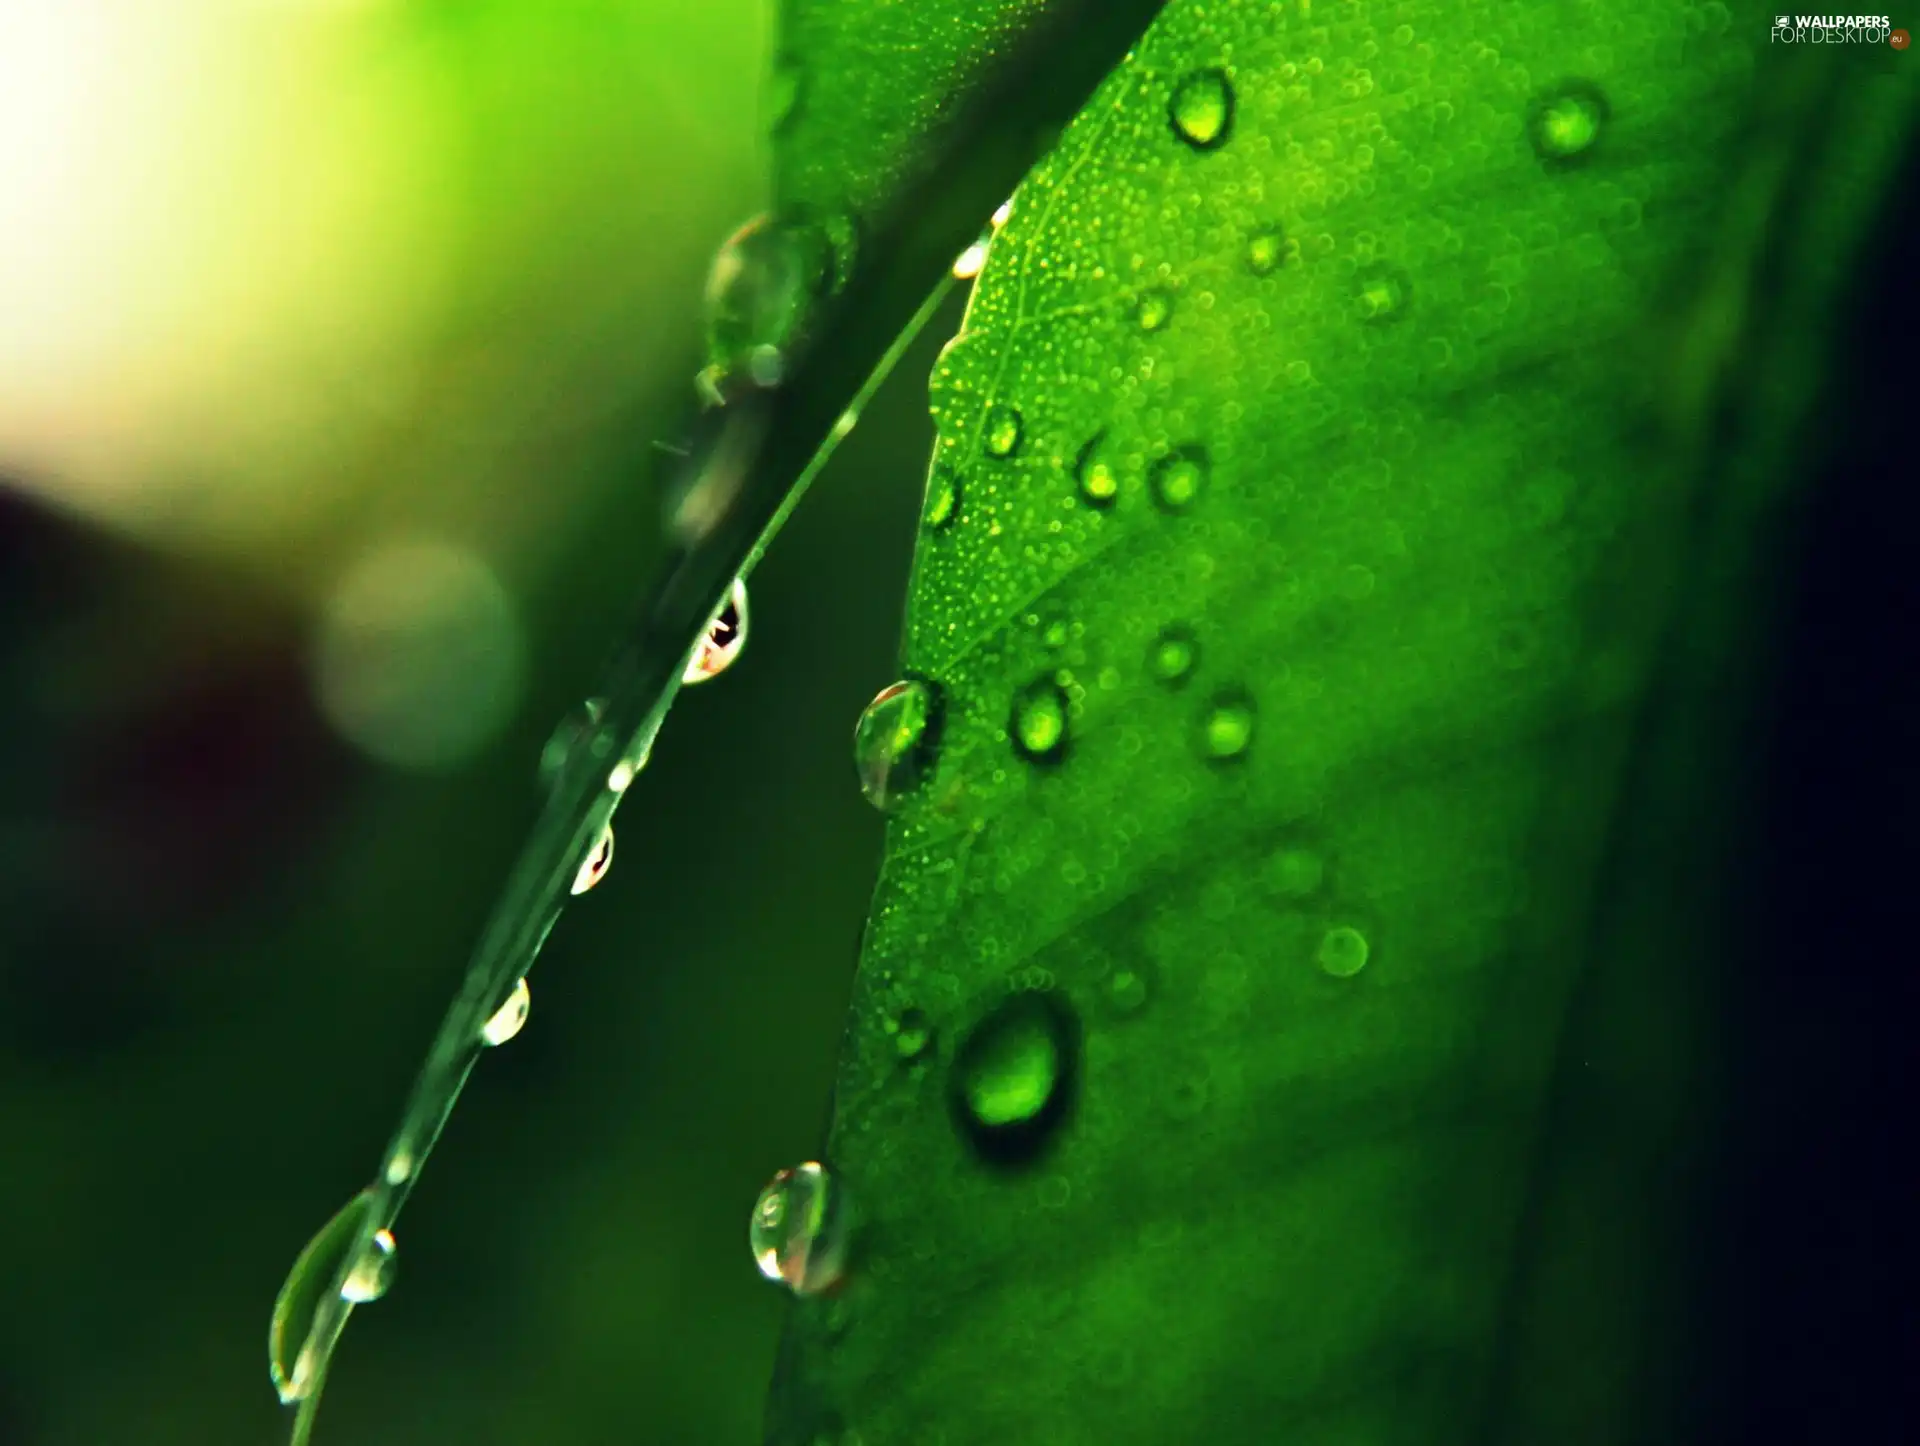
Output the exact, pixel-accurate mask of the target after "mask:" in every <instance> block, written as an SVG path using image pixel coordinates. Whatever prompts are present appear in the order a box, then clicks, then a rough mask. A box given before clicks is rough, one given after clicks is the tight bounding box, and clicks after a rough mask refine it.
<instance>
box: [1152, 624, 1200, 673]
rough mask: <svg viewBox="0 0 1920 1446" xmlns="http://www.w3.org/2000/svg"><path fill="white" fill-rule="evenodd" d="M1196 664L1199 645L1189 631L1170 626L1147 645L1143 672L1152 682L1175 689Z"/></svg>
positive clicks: (1175, 625)
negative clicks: (1149, 674) (1151, 676)
mask: <svg viewBox="0 0 1920 1446" xmlns="http://www.w3.org/2000/svg"><path fill="white" fill-rule="evenodd" d="M1199 663H1200V644H1199V642H1198V640H1197V639H1195V637H1194V636H1193V630H1192V629H1191V628H1185V627H1181V626H1180V625H1179V624H1177V623H1176V624H1174V625H1172V626H1170V627H1165V628H1162V629H1161V630H1160V633H1159V635H1158V636H1157V637H1155V638H1154V640H1153V641H1152V642H1151V643H1150V644H1148V645H1147V671H1148V672H1149V673H1151V674H1152V675H1153V678H1154V681H1155V682H1158V683H1164V684H1166V686H1167V687H1169V688H1178V687H1179V686H1181V684H1183V683H1185V682H1186V681H1187V679H1188V678H1189V677H1191V676H1192V674H1193V670H1194V669H1195V668H1196V667H1198V666H1199Z"/></svg>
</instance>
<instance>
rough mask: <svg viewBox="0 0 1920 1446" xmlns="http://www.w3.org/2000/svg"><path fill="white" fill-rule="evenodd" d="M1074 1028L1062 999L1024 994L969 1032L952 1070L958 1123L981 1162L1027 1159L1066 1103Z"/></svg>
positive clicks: (1074, 1066)
mask: <svg viewBox="0 0 1920 1446" xmlns="http://www.w3.org/2000/svg"><path fill="white" fill-rule="evenodd" d="M1078 1064H1079V1028H1078V1024H1077V1022H1076V1021H1075V1019H1074V1017H1073V1015H1072V1013H1071V1012H1070V1011H1069V1010H1068V1008H1067V1006H1066V1004H1065V1002H1064V1001H1063V999H1062V998H1061V996H1060V995H1058V994H1057V993H1055V992H1053V991H1039V992H1024V993H1020V994H1016V995H1014V996H1012V997H1011V998H1010V999H1007V1000H1006V1001H1004V1002H1003V1003H1001V1004H1000V1006H999V1007H998V1008H996V1009H995V1010H994V1011H993V1012H992V1013H991V1014H989V1015H988V1016H987V1017H986V1018H985V1019H983V1020H981V1021H980V1023H979V1024H977V1025H975V1026H974V1028H973V1030H972V1032H971V1033H969V1034H968V1036H967V1039H966V1042H965V1043H964V1044H962V1045H961V1046H960V1049H959V1051H958V1053H957V1054H956V1055H955V1056H954V1062H953V1076H952V1080H953V1103H954V1110H955V1115H956V1117H957V1119H958V1120H959V1122H960V1124H961V1126H962V1128H963V1129H964V1131H965V1132H966V1134H967V1135H968V1137H969V1138H970V1139H971V1140H972V1141H973V1143H974V1146H975V1147H976V1148H977V1149H978V1150H979V1151H980V1152H981V1154H982V1155H984V1156H985V1157H986V1158H987V1159H989V1160H992V1161H994V1162H996V1163H1002V1164H1016V1163H1024V1162H1026V1161H1028V1160H1030V1159H1032V1158H1033V1157H1034V1156H1035V1155H1036V1154H1037V1153H1038V1152H1039V1150H1040V1149H1041V1147H1042V1146H1044V1145H1045V1144H1046V1142H1047V1141H1048V1139H1050V1138H1051V1137H1052V1136H1053V1135H1054V1134H1055V1132H1056V1131H1057V1129H1058V1127H1059V1125H1060V1124H1061V1122H1062V1120H1063V1119H1064V1118H1065V1115H1066V1112H1067V1110H1068V1108H1069V1106H1070V1105H1071V1103H1072V1096H1073V1090H1074V1086H1075V1082H1076V1077H1077V1071H1078Z"/></svg>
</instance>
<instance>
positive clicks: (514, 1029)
mask: <svg viewBox="0 0 1920 1446" xmlns="http://www.w3.org/2000/svg"><path fill="white" fill-rule="evenodd" d="M532 1009H533V991H532V990H531V989H529V988H528V987H527V981H526V980H525V979H521V980H519V981H518V982H517V983H515V984H514V986H513V992H512V993H511V994H509V995H507V997H506V1001H505V1002H504V1003H503V1004H501V1006H500V1007H499V1008H498V1009H496V1010H494V1011H493V1013H492V1015H491V1016H489V1018H488V1019H487V1022H486V1023H485V1024H483V1025H481V1026H480V1042H481V1043H482V1044H487V1045H494V1044H505V1043H506V1042H507V1041H508V1040H510V1039H512V1038H513V1037H514V1036H515V1035H516V1034H518V1033H519V1032H520V1031H521V1029H522V1028H523V1027H524V1026H525V1025H526V1022H527V1015H528V1013H529V1012H530V1011H531V1010H532Z"/></svg>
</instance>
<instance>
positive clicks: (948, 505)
mask: <svg viewBox="0 0 1920 1446" xmlns="http://www.w3.org/2000/svg"><path fill="white" fill-rule="evenodd" d="M959 516H960V474H959V473H958V472H956V471H954V470H953V468H951V467H949V466H947V465H946V463H944V462H942V463H940V464H938V465H937V466H935V467H934V469H933V474H932V475H931V476H930V477H928V478H927V512H926V522H927V531H929V532H945V531H946V530H947V529H948V528H949V527H951V526H953V524H954V521H955V519H957V518H958V517H959Z"/></svg>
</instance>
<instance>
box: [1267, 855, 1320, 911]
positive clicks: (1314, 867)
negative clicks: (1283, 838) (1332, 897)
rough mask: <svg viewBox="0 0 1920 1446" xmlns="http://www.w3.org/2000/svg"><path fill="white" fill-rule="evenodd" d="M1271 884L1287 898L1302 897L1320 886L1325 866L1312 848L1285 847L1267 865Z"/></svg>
mask: <svg viewBox="0 0 1920 1446" xmlns="http://www.w3.org/2000/svg"><path fill="white" fill-rule="evenodd" d="M1269 868H1270V877H1271V878H1272V880H1273V886H1274V888H1275V889H1277V890H1279V891H1280V892H1281V893H1283V894H1285V895H1287V896H1288V897H1289V898H1294V899H1299V898H1304V897H1306V896H1307V895H1308V894H1311V893H1313V892H1314V891H1315V890H1316V889H1318V888H1319V887H1320V879H1321V876H1322V875H1323V874H1324V873H1325V872H1326V866H1325V865H1324V864H1322V863H1321V861H1320V855H1319V854H1317V853H1315V852H1314V851H1313V850H1312V849H1306V848H1287V849H1281V850H1280V852H1278V853H1277V854H1275V855H1274V856H1273V861H1272V863H1271V864H1270V865H1269Z"/></svg>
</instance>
